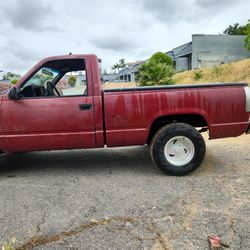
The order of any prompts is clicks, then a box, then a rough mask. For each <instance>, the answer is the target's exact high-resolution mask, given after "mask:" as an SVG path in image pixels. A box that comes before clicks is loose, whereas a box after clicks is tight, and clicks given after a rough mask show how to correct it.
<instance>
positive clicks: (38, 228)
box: [36, 212, 46, 233]
mask: <svg viewBox="0 0 250 250" xmlns="http://www.w3.org/2000/svg"><path fill="white" fill-rule="evenodd" d="M45 217H46V214H45V212H44V213H43V216H42V220H41V221H40V222H39V223H38V224H37V226H36V231H37V233H40V232H41V226H42V225H43V224H44V222H45Z"/></svg>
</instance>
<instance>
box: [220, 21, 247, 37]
mask: <svg viewBox="0 0 250 250" xmlns="http://www.w3.org/2000/svg"><path fill="white" fill-rule="evenodd" d="M246 26H247V25H243V26H241V25H239V23H235V24H233V25H229V26H228V27H227V28H226V29H225V30H224V31H223V33H224V34H227V35H245V34H246Z"/></svg>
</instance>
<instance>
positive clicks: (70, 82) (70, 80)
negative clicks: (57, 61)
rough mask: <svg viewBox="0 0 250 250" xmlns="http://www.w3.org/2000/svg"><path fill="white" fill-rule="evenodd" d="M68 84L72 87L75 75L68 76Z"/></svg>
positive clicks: (74, 83) (74, 82)
mask: <svg viewBox="0 0 250 250" xmlns="http://www.w3.org/2000/svg"><path fill="white" fill-rule="evenodd" d="M68 84H69V85H70V86H71V87H72V88H73V87H75V85H76V77H75V76H70V77H69V79H68Z"/></svg>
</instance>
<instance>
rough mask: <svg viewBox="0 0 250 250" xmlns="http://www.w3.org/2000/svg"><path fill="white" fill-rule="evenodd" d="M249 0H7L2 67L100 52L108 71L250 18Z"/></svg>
mask: <svg viewBox="0 0 250 250" xmlns="http://www.w3.org/2000/svg"><path fill="white" fill-rule="evenodd" d="M249 9H250V2H249V0H238V1H235V0H176V1H174V0H126V1H118V0H103V1H101V0H91V1H83V0H71V1H69V0H56V1H51V0H8V1H1V4H0V70H4V71H5V72H7V71H12V72H16V73H21V74H22V73H24V72H25V71H26V70H27V69H29V68H30V67H31V66H33V65H34V64H35V63H36V62H37V61H38V60H40V59H42V58H44V57H46V56H52V55H62V54H68V53H69V52H72V53H73V54H76V53H83V54H84V53H95V54H97V55H98V57H100V58H102V59H103V67H104V68H106V69H107V70H109V69H110V67H111V66H112V65H113V64H114V63H116V62H117V61H118V60H119V59H120V58H125V59H126V61H127V62H131V61H135V60H141V59H146V58H148V57H149V56H150V55H152V54H153V53H154V52H156V51H163V52H166V51H169V50H171V49H172V48H174V47H177V46H178V45H181V44H183V43H186V42H189V41H191V34H195V33H196V34H197V33H206V34H218V33H222V32H223V30H224V29H225V28H226V27H227V26H228V25H229V24H233V23H236V22H239V23H240V24H245V23H246V22H247V20H248V19H249V18H250V15H249V13H250V12H249Z"/></svg>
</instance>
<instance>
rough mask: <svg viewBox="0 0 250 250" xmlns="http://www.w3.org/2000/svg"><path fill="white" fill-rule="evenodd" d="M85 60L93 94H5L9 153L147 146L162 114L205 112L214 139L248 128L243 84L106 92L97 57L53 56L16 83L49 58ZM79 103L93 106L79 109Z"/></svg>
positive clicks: (3, 137)
mask: <svg viewBox="0 0 250 250" xmlns="http://www.w3.org/2000/svg"><path fill="white" fill-rule="evenodd" d="M68 58H74V59H77V58H78V59H84V60H85V63H86V71H87V82H88V96H80V97H79V96H75V97H42V98H26V99H20V100H16V101H13V100H9V98H8V94H5V95H3V96H1V98H0V101H1V106H0V107H1V109H0V112H1V113H0V115H1V124H0V149H1V150H3V151H7V152H17V151H33V150H52V149H73V148H93V147H103V146H104V144H106V145H107V146H127V145H143V144H145V143H146V141H147V138H148V135H149V131H150V128H151V126H152V124H153V122H154V121H155V120H156V119H158V118H159V117H165V116H169V115H184V114H192V115H199V116H202V117H203V118H204V119H205V120H206V122H207V125H208V127H209V135H210V138H211V139H215V138H223V137H232V136H239V135H241V134H243V133H245V132H246V130H247V128H248V126H249V115H250V114H249V113H247V112H246V111H245V110H246V98H245V94H244V89H243V87H242V86H227V87H209V88H203V87H200V88H188V87H187V88H184V89H157V90H136V91H123V92H120V91H117V92H102V91H101V88H100V85H101V82H100V77H99V69H98V60H97V57H96V56H95V55H68V56H60V57H51V58H47V59H44V60H42V61H41V62H39V63H38V64H37V65H35V66H34V67H33V68H32V69H31V70H30V71H29V72H28V73H27V74H25V75H24V76H23V77H22V79H21V80H20V81H19V82H18V83H17V85H16V87H17V88H18V86H20V85H22V84H23V83H24V82H25V81H26V80H27V79H28V78H29V77H30V75H32V74H33V72H35V71H37V70H38V69H39V68H40V67H41V66H42V65H43V64H44V63H45V62H48V61H50V60H57V59H68ZM79 104H91V105H92V109H90V110H84V111H83V110H80V109H79Z"/></svg>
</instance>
